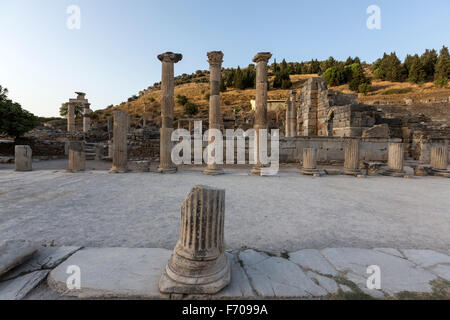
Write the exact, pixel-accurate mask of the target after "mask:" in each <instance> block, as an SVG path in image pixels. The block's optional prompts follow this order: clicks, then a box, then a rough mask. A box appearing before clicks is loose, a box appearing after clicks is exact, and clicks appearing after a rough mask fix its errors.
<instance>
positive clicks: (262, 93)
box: [251, 52, 272, 175]
mask: <svg viewBox="0 0 450 320" xmlns="http://www.w3.org/2000/svg"><path fill="white" fill-rule="evenodd" d="M271 57H272V54H271V53H270V52H260V53H258V54H257V55H256V56H255V57H254V58H253V62H255V63H256V98H255V120H254V123H253V129H255V165H254V166H253V168H252V170H251V172H252V173H253V174H258V175H260V174H261V168H262V166H263V164H262V163H261V159H260V156H259V151H260V150H259V140H260V132H259V130H260V129H265V130H267V63H268V62H269V60H270V58H271Z"/></svg>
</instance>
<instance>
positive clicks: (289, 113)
mask: <svg viewBox="0 0 450 320" xmlns="http://www.w3.org/2000/svg"><path fill="white" fill-rule="evenodd" d="M296 135H297V91H295V90H292V91H291V93H290V97H289V100H288V101H287V102H286V134H285V136H286V137H288V138H293V137H295V136H296Z"/></svg>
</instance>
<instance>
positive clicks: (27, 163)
mask: <svg viewBox="0 0 450 320" xmlns="http://www.w3.org/2000/svg"><path fill="white" fill-rule="evenodd" d="M14 163H15V170H16V171H31V170H32V165H33V160H32V151H31V148H30V146H16V147H15V161H14Z"/></svg>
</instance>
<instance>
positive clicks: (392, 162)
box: [382, 143, 405, 177]
mask: <svg viewBox="0 0 450 320" xmlns="http://www.w3.org/2000/svg"><path fill="white" fill-rule="evenodd" d="M403 156H404V149H403V143H389V150H388V168H387V169H386V170H385V171H384V172H383V173H382V174H383V175H389V176H394V177H404V176H405V171H403Z"/></svg>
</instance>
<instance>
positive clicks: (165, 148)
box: [158, 52, 183, 173]
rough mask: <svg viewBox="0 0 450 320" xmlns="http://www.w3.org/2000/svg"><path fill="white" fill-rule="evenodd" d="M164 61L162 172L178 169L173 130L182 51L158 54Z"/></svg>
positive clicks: (162, 78)
mask: <svg viewBox="0 0 450 320" xmlns="http://www.w3.org/2000/svg"><path fill="white" fill-rule="evenodd" d="M158 59H159V60H160V61H161V62H162V76H161V130H160V156H159V158H160V166H159V168H158V171H159V172H161V173H174V172H176V171H177V168H176V166H175V165H174V164H173V162H172V157H171V152H172V140H171V136H172V132H173V107H174V104H175V102H174V64H175V63H177V62H179V61H180V60H181V59H183V55H182V54H180V53H173V52H166V53H163V54H160V55H158Z"/></svg>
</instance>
